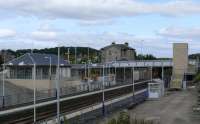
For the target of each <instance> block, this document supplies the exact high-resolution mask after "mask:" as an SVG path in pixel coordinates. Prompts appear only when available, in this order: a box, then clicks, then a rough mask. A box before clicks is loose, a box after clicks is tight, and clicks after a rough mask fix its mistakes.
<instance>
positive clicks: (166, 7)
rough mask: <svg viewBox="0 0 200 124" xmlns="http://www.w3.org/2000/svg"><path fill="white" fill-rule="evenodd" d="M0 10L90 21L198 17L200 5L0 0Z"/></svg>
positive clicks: (129, 0)
mask: <svg viewBox="0 0 200 124" xmlns="http://www.w3.org/2000/svg"><path fill="white" fill-rule="evenodd" d="M0 10H1V11H7V12H10V13H15V14H16V15H20V16H27V15H28V16H37V17H44V18H50V19H57V18H64V19H78V20H90V21H93V20H109V19H113V18H119V17H132V16H135V15H138V14H161V15H172V16H178V15H186V14H199V13H200V4H199V3H198V2H194V1H187V0H182V1H181V0H170V1H167V2H160V3H156V2H153V3H146V2H141V1H139V0H40V1H37V0H28V1H27V0H1V1H0ZM93 23H94V22H93Z"/></svg>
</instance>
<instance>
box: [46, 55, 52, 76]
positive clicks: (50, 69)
mask: <svg viewBox="0 0 200 124" xmlns="http://www.w3.org/2000/svg"><path fill="white" fill-rule="evenodd" d="M45 59H49V79H50V80H51V61H52V60H51V56H49V57H48V56H46V57H45Z"/></svg>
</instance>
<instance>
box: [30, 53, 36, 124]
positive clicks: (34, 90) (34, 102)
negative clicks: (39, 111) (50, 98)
mask: <svg viewBox="0 0 200 124" xmlns="http://www.w3.org/2000/svg"><path fill="white" fill-rule="evenodd" d="M29 56H30V58H31V61H32V63H33V74H32V79H33V109H34V110H33V113H34V118H33V119H34V123H36V121H37V120H36V62H35V60H34V59H33V57H32V56H31V55H30V54H29Z"/></svg>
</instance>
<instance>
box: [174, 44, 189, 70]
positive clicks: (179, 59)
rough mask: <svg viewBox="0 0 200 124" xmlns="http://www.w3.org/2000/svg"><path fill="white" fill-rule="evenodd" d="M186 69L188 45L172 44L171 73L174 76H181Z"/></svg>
mask: <svg viewBox="0 0 200 124" xmlns="http://www.w3.org/2000/svg"><path fill="white" fill-rule="evenodd" d="M187 68H188V44H187V43H174V44H173V71H174V73H176V74H183V73H184V72H185V71H187Z"/></svg>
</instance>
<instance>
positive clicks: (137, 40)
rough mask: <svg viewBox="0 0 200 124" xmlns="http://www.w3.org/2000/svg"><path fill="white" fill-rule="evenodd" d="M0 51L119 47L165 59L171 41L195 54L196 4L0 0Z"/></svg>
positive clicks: (198, 47)
mask: <svg viewBox="0 0 200 124" xmlns="http://www.w3.org/2000/svg"><path fill="white" fill-rule="evenodd" d="M0 20H1V21H0V49H13V50H16V49H26V48H46V47H55V46H63V45H64V46H83V47H86V46H89V47H93V48H96V49H100V48H102V47H104V46H106V45H109V44H111V43H112V42H116V43H124V42H128V43H129V45H130V46H131V47H133V48H135V49H136V51H137V53H142V54H147V53H149V54H153V55H155V56H157V57H171V56H172V43H175V42H176V43H177V42H186V43H188V44H189V53H190V54H191V53H200V42H199V41H200V21H199V20H200V1H199V0H0Z"/></svg>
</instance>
